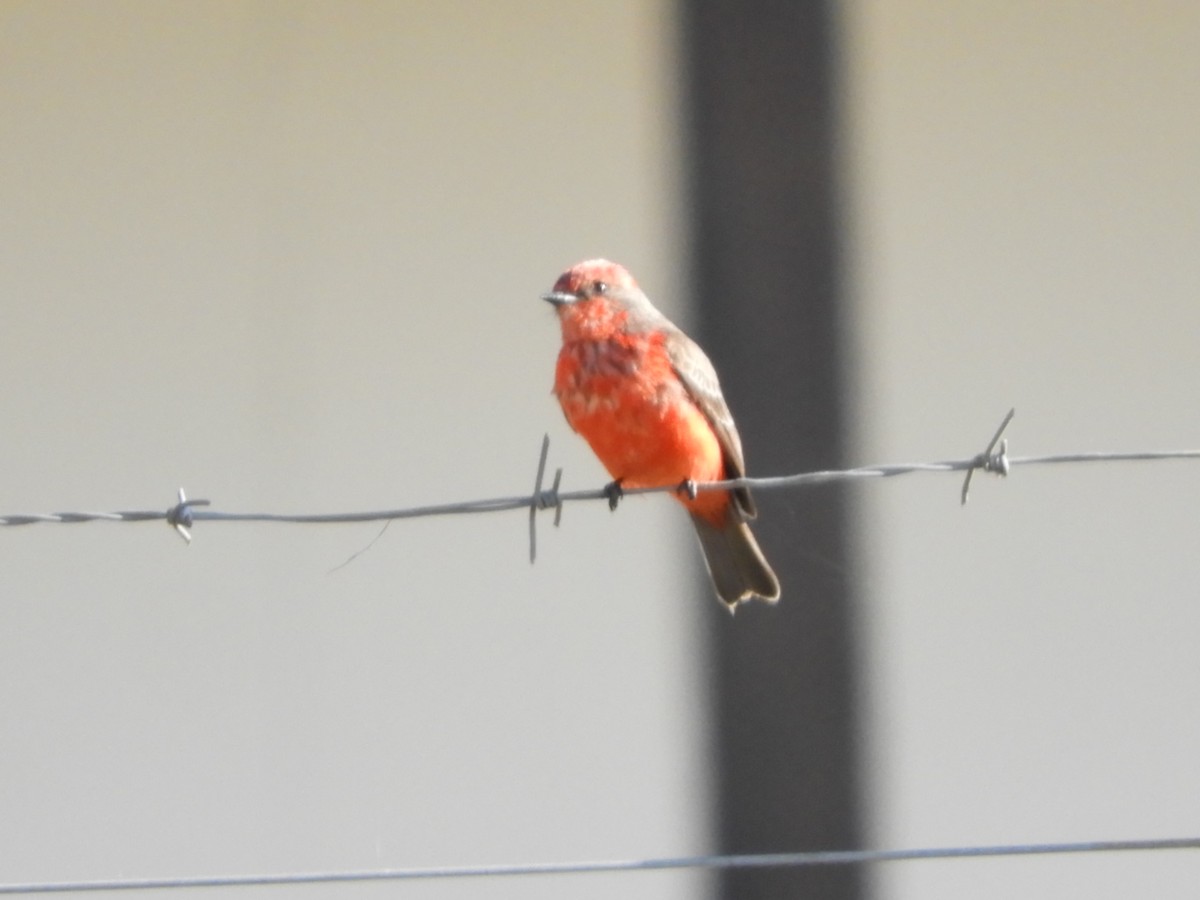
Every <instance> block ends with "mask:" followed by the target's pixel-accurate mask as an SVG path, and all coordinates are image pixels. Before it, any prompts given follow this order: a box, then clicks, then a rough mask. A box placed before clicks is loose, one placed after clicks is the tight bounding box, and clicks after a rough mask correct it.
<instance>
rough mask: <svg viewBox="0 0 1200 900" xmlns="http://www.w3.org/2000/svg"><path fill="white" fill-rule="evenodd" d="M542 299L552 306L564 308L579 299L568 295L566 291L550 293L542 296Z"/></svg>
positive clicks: (573, 295)
mask: <svg viewBox="0 0 1200 900" xmlns="http://www.w3.org/2000/svg"><path fill="white" fill-rule="evenodd" d="M542 299H543V300H545V301H546V302H547V303H551V304H553V305H554V306H566V305H567V304H568V303H574V302H576V301H577V300H578V299H579V297H578V296H576V295H575V294H568V293H567V292H566V291H551V292H550V293H548V294H542Z"/></svg>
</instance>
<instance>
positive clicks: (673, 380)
mask: <svg viewBox="0 0 1200 900" xmlns="http://www.w3.org/2000/svg"><path fill="white" fill-rule="evenodd" d="M578 307H579V308H577V309H571V310H570V311H569V313H568V314H567V315H564V316H563V346H562V349H561V350H560V351H559V354H558V364H557V366H556V370H555V379H554V393H555V394H556V395H557V397H558V400H559V403H560V404H561V405H562V409H563V412H564V414H565V415H566V417H567V421H568V423H569V424H570V425H571V427H572V428H573V429H575V430H576V431H577V432H579V434H581V435H582V436H583V437H584V439H585V440H587V442H588V443H589V444H590V445H591V447H592V449H593V450H594V451H595V453H596V456H597V457H598V458H599V459H600V462H601V463H603V464H604V467H605V468H606V469H608V472H609V474H610V475H612V477H613V478H614V479H617V480H618V481H619V482H620V483H621V485H622V486H623V487H627V488H632V487H661V486H663V485H680V484H682V483H683V482H684V481H685V480H691V481H695V482H704V481H719V480H721V479H723V478H724V477H725V467H724V462H723V453H722V449H721V445H720V442H719V441H718V440H717V436H716V434H715V433H714V431H713V428H712V425H711V423H710V422H709V421H708V419H707V418H706V417H705V415H704V413H703V412H701V410H700V409H699V407H697V405H696V404H695V402H693V400H692V398H691V397H690V396H689V395H688V392H687V390H686V388H685V387H684V385H683V383H682V382H681V381H680V380H679V376H678V375H677V374H676V373H675V370H674V367H673V365H672V363H671V359H670V356H669V355H668V352H667V348H666V342H667V341H668V340H669V338H670V336H669V334H668V333H666V332H664V331H661V330H654V329H650V330H647V331H630V330H629V329H628V328H627V325H628V322H627V313H626V311H625V310H622V309H621V308H619V307H618V306H617V305H616V304H614V303H612V302H611V301H609V300H608V299H607V298H605V297H603V296H600V297H595V298H593V299H590V300H587V301H584V302H582V303H580V304H578ZM681 501H682V502H683V503H684V505H686V506H688V507H689V508H690V509H691V510H693V511H694V512H697V513H699V514H702V515H704V516H705V517H706V518H709V519H712V520H713V521H717V520H720V519H722V518H723V517H724V513H725V508H726V507H727V506H728V503H729V499H728V497H727V495H725V494H723V493H717V492H704V493H701V494H699V495H698V496H697V497H696V499H695V500H691V499H689V498H681Z"/></svg>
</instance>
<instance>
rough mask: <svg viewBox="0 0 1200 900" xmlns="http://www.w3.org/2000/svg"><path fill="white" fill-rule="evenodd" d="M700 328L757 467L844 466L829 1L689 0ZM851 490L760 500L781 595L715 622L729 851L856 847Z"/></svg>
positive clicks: (726, 885)
mask: <svg viewBox="0 0 1200 900" xmlns="http://www.w3.org/2000/svg"><path fill="white" fill-rule="evenodd" d="M679 9H680V13H681V18H682V27H683V37H684V48H685V49H684V61H685V66H686V67H687V68H686V73H685V78H686V82H685V83H686V89H687V98H688V104H689V106H688V110H687V115H688V120H689V129H690V130H689V142H690V145H689V147H688V151H689V163H690V166H691V171H690V191H691V197H690V200H691V209H692V228H693V231H692V243H691V260H690V272H691V273H692V277H693V279H694V280H693V282H692V284H691V285H690V288H691V290H692V291H693V296H694V297H695V299H696V302H697V308H698V311H697V315H698V323H699V327H698V328H696V330H695V336H696V338H697V339H698V340H699V342H700V343H701V344H702V346H704V347H705V349H706V350H707V352H708V354H709V356H710V357H711V358H712V360H713V362H714V364H715V365H716V367H717V370H718V372H719V373H720V375H721V381H722V385H723V387H724V391H725V396H726V398H727V399H728V400H729V403H730V406H731V408H732V410H733V413H734V415H735V417H736V418H737V421H738V426H739V430H740V432H741V435H742V440H743V442H744V443H745V446H746V459H747V463H748V465H749V469H750V474H760V475H765V474H784V473H789V472H798V471H804V470H807V469H812V468H818V467H820V468H824V467H833V466H838V465H841V464H843V463H844V462H845V460H844V458H843V457H844V453H843V433H844V429H843V422H844V420H845V414H844V410H843V403H844V401H845V397H846V394H847V392H846V390H845V389H844V387H843V383H842V375H843V372H844V370H845V364H846V363H845V360H844V359H843V358H842V354H843V349H844V347H845V344H846V342H845V341H844V340H843V336H842V335H841V329H842V328H843V327H844V325H845V321H846V317H844V316H843V314H842V313H843V302H844V301H843V297H842V295H841V284H840V279H839V258H838V246H839V225H840V223H839V216H838V210H837V200H838V197H837V185H838V179H837V177H836V175H837V173H836V169H835V166H836V157H835V138H836V134H837V130H836V124H837V123H836V118H835V117H836V112H837V110H836V104H835V102H834V101H835V89H836V85H835V83H834V77H835V73H836V68H837V67H836V65H835V63H836V47H835V44H834V41H835V37H836V35H835V33H834V28H833V22H832V14H831V6H830V5H828V4H826V3H820V2H785V0H773V2H751V3H745V2H740V0H684V2H683V3H682V4H681V5H680V7H679ZM849 499H850V498H849V494H848V492H847V490H846V489H845V488H842V487H838V486H832V485H831V486H826V487H822V488H817V489H812V490H804V491H802V492H796V491H793V492H788V493H778V492H776V493H762V494H760V495H759V496H758V497H757V500H758V504H759V509H760V516H759V521H758V524H757V525H756V527H755V531H756V533H757V535H758V537H759V540H760V542H761V544H762V545H763V549H764V551H765V552H766V554H767V557H768V559H770V560H771V562H772V564H773V565H774V566H775V568H776V571H777V573H778V574H779V577H780V580H781V582H782V584H783V599H782V601H781V602H780V603H779V605H778V606H775V607H768V606H765V605H759V604H756V605H754V606H751V607H742V609H741V610H740V611H739V612H738V613H737V615H736V616H735V617H732V618H731V617H729V616H727V615H725V614H723V613H721V612H720V610H719V609H717V608H715V602H714V600H713V598H712V596H711V588H710V587H709V586H708V585H707V583H706V584H704V585H703V586H702V587H699V586H698V593H699V594H700V595H701V597H700V598H698V600H697V602H704V603H709V604H712V605H714V609H713V612H712V615H711V616H710V617H709V621H710V638H711V640H710V645H709V653H710V657H711V677H712V696H713V711H714V736H713V739H714V744H715V747H714V753H713V762H714V772H715V778H716V781H717V785H716V797H717V808H716V810H715V811H714V815H715V817H716V821H717V839H718V842H719V847H718V850H719V851H722V852H731V853H741V852H757V851H783V850H809V849H844V848H852V847H857V846H859V841H860V822H861V812H860V809H859V793H860V792H859V780H858V762H859V753H858V747H857V740H858V719H857V710H856V706H855V699H856V691H855V666H854V655H855V646H854V642H853V637H854V635H853V596H852V593H853V587H854V579H853V577H852V571H853V560H851V559H850V558H849V555H848V554H849V551H848V546H847V539H846V536H847V518H848V508H847V504H848V502H849ZM719 884H720V891H719V893H720V894H721V896H723V897H728V898H737V900H756V898H785V897H786V898H789V900H791V898H797V897H820V898H822V900H840V898H846V900H850V898H859V897H862V896H863V895H864V888H863V884H864V879H863V877H862V872H861V871H859V870H858V869H855V868H851V867H821V868H813V869H755V870H742V871H728V872H725V873H723V874H722V875H721V876H720V882H719Z"/></svg>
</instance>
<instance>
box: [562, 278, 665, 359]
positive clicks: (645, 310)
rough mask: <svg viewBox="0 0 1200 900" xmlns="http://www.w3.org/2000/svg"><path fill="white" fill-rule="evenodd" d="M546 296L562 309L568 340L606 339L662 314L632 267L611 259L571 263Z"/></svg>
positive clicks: (563, 325)
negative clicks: (646, 292)
mask: <svg viewBox="0 0 1200 900" xmlns="http://www.w3.org/2000/svg"><path fill="white" fill-rule="evenodd" d="M542 299H543V300H545V301H546V302H547V303H550V304H552V305H553V306H554V308H555V311H556V312H557V313H558V319H559V322H560V323H561V324H562V331H563V339H564V340H580V339H587V338H591V339H602V338H605V337H607V336H609V335H611V334H613V333H614V332H618V331H628V330H639V329H640V326H641V325H642V324H643V323H649V322H651V321H654V320H656V319H658V318H661V317H660V316H659V313H658V311H657V310H655V309H654V307H653V306H651V305H650V301H649V300H647V299H646V295H645V294H644V293H642V289H641V288H639V287H638V284H637V282H636V281H634V280H633V276H632V275H630V274H629V271H628V270H627V269H626V268H625V267H624V266H622V265H618V264H617V263H614V262H609V261H608V260H607V259H589V260H586V261H584V262H581V263H577V264H575V265H573V266H571V268H569V269H567V271H565V272H563V273H562V274H561V275H560V276H558V281H556V282H554V290H552V291H550V293H548V294H543V295H542Z"/></svg>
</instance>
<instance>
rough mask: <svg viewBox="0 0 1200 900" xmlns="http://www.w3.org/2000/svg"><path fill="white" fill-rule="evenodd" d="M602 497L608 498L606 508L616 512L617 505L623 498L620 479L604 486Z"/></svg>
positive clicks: (623, 493) (623, 492)
mask: <svg viewBox="0 0 1200 900" xmlns="http://www.w3.org/2000/svg"><path fill="white" fill-rule="evenodd" d="M604 496H605V497H607V498H608V508H609V509H611V510H613V511H616V508H617V504H618V503H620V502H621V498H622V497H624V496H625V491H624V490H623V489H622V488H621V479H620V478H618V479H617V480H616V481H610V482H609V483H608V484H606V485H605V486H604Z"/></svg>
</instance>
